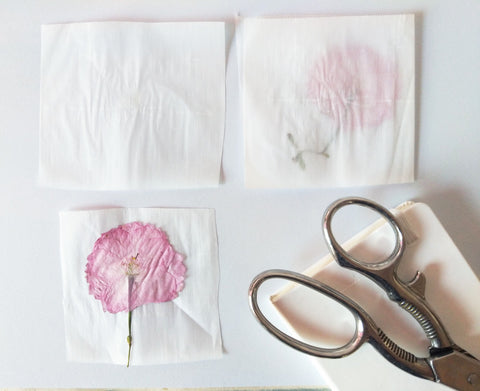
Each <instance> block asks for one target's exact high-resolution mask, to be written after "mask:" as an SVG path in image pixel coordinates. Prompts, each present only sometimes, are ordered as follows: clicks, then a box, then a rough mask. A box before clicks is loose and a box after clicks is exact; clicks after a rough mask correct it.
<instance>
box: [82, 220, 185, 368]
mask: <svg viewBox="0 0 480 391" xmlns="http://www.w3.org/2000/svg"><path fill="white" fill-rule="evenodd" d="M183 260H184V256H183V255H182V254H180V253H177V252H176V251H175V250H174V248H173V247H172V245H171V244H170V242H169V240H168V237H167V235H166V233H165V232H164V231H162V230H161V229H159V228H157V227H155V226H154V225H152V224H143V223H140V222H133V223H127V224H123V225H120V226H118V227H116V228H113V229H111V230H110V231H108V232H105V233H103V234H102V235H101V236H100V238H98V239H97V241H96V242H95V244H94V246H93V251H92V253H91V254H90V255H89V256H88V257H87V266H86V278H87V282H88V285H89V293H90V294H92V295H93V296H94V297H95V298H96V299H98V300H100V301H101V303H102V307H103V310H104V311H108V312H111V313H117V312H120V311H128V337H127V343H128V358H127V366H129V365H130V351H131V347H132V335H131V334H132V333H131V325H132V311H133V310H134V309H135V308H137V307H138V306H140V305H143V304H147V303H160V302H166V301H170V300H173V299H175V298H176V297H177V296H178V293H179V292H180V291H181V290H182V289H183V286H184V275H185V271H186V267H185V265H184V264H183Z"/></svg>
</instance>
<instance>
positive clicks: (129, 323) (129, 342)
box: [127, 310, 133, 368]
mask: <svg viewBox="0 0 480 391" xmlns="http://www.w3.org/2000/svg"><path fill="white" fill-rule="evenodd" d="M132 312H133V310H131V311H128V336H127V343H128V358H127V368H128V367H129V366H130V351H131V350H132Z"/></svg>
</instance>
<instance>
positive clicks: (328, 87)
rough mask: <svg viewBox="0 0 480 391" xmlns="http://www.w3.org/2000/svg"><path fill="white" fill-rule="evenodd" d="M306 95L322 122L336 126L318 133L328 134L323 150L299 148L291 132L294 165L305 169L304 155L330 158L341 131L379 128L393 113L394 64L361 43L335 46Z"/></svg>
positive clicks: (312, 73)
mask: <svg viewBox="0 0 480 391" xmlns="http://www.w3.org/2000/svg"><path fill="white" fill-rule="evenodd" d="M306 89H307V91H308V92H307V95H308V99H309V100H310V101H311V102H312V104H314V105H315V108H316V110H317V113H318V114H319V115H320V118H323V119H324V120H325V121H324V122H328V123H329V124H332V123H333V126H330V128H329V129H328V130H327V129H325V127H323V128H322V123H319V125H318V128H317V129H315V132H328V133H329V136H328V137H327V138H326V140H325V141H324V144H323V146H322V147H321V148H320V149H316V148H318V147H317V146H315V147H312V146H300V143H299V141H298V140H296V139H295V136H294V134H293V133H292V132H289V133H287V138H288V142H289V144H290V145H291V147H292V148H293V150H294V156H293V157H292V161H293V162H295V163H297V164H298V165H299V167H300V168H301V169H305V168H306V164H305V160H304V155H305V154H315V155H318V156H322V157H323V158H327V159H328V158H329V157H330V152H329V149H330V147H331V145H332V144H333V143H334V142H335V140H336V139H337V137H338V135H339V134H340V132H356V131H361V130H363V129H365V130H370V129H376V128H378V127H379V126H380V125H381V124H382V123H383V122H384V121H386V120H387V119H391V118H392V117H393V113H394V106H395V103H396V92H397V72H396V66H395V62H394V61H393V60H390V59H388V58H386V57H384V56H382V55H380V54H379V53H378V52H377V51H375V50H374V49H373V48H371V47H368V46H363V45H349V46H346V47H334V48H331V49H329V50H328V51H327V52H326V53H325V55H323V56H322V57H320V58H319V59H318V60H317V61H316V62H315V63H314V65H313V68H312V69H311V71H310V73H309V78H308V86H307V87H306Z"/></svg>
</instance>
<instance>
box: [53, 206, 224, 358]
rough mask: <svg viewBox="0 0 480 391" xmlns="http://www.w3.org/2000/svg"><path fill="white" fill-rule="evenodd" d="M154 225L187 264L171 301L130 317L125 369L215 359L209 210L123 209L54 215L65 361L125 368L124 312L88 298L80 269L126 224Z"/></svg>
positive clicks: (214, 256)
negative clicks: (102, 237) (101, 242)
mask: <svg viewBox="0 0 480 391" xmlns="http://www.w3.org/2000/svg"><path fill="white" fill-rule="evenodd" d="M135 221H138V222H142V223H149V224H153V225H155V226H156V227H158V228H160V229H162V230H163V231H165V232H166V234H167V235H168V238H169V241H170V243H171V245H172V246H173V247H174V249H175V251H177V252H179V253H181V254H183V255H184V256H185V259H184V264H185V266H186V275H185V281H184V287H183V290H182V291H180V292H179V295H178V297H177V298H175V299H174V300H173V301H167V302H163V303H153V304H143V305H141V306H140V307H137V308H135V309H134V310H133V312H132V336H133V343H132V350H131V361H130V363H131V365H147V364H162V363H177V362H184V361H197V360H206V359H216V358H220V357H221V355H222V341H221V332H220V321H219V314H218V284H219V265H218V244H217V233H216V223H215V211H214V210H213V209H163V208H127V209H104V210H90V211H64V212H61V213H60V252H61V264H62V276H63V290H64V298H63V301H64V316H65V333H66V353H67V359H68V360H69V361H78V362H96V363H114V364H121V365H126V363H127V353H128V346H127V341H126V338H127V335H128V312H127V311H125V312H118V313H116V314H113V313H110V312H105V311H104V310H103V308H102V303H101V302H100V301H99V300H97V299H95V298H94V296H92V295H91V294H89V286H88V283H87V280H86V274H85V268H86V264H87V256H88V255H89V254H90V253H91V252H92V249H93V245H94V243H95V241H96V240H97V238H99V237H100V235H101V234H102V233H104V232H107V231H109V230H110V229H112V228H116V227H117V226H118V225H121V224H126V223H129V222H135Z"/></svg>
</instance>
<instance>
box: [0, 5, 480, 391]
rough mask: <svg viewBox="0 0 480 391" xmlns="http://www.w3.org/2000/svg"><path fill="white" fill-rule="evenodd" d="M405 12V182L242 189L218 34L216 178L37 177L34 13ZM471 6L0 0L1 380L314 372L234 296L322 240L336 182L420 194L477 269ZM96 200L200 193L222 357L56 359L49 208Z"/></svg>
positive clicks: (474, 20)
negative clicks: (128, 184) (108, 361)
mask: <svg viewBox="0 0 480 391" xmlns="http://www.w3.org/2000/svg"><path fill="white" fill-rule="evenodd" d="M406 12H408V13H415V14H416V35H417V42H416V43H417V45H416V56H417V60H416V67H417V77H416V83H417V93H416V110H417V116H416V141H417V146H416V181H415V183H411V184H403V185H389V186H375V187H358V188H327V189H308V190H248V189H245V188H244V185H243V136H242V127H241V115H240V106H239V88H238V73H237V72H238V68H237V53H236V51H237V46H236V42H235V40H232V41H231V45H230V51H229V56H228V66H227V121H226V130H225V144H224V154H223V165H222V166H223V173H224V183H223V184H222V185H221V186H220V187H219V188H216V189H198V190H181V191H173V190H172V191H149V192H148V191H147V192H134V191H133V192H76V191H64V190H56V189H47V188H41V187H39V186H38V185H37V165H38V122H39V121H38V116H39V83H40V80H39V75H40V67H39V64H40V25H41V24H43V23H60V22H70V21H91V20H138V21H163V20H204V19H209V20H212V19H215V20H226V21H227V22H229V23H230V24H231V27H232V29H233V25H234V22H235V20H236V18H238V17H252V16H262V15H310V14H317V15H347V14H349V15H350V14H382V13H406ZM479 20H480V2H479V1H478V0H471V1H468V0H437V1H434V0H403V1H397V0H371V1H359V0H357V1H355V0H342V1H338V0H322V1H320V0H317V1H313V0H296V1H291V0H271V1H270V0H269V1H254V0H248V1H247V0H231V1H227V0H224V1H221V0H206V1H195V0H188V1H187V0H136V1H131V0H130V1H128V0H69V1H64V0H48V1H47V0H1V1H0V185H1V190H0V197H1V198H0V199H1V204H2V206H3V208H2V212H1V219H0V241H1V242H0V243H1V256H0V262H1V276H2V282H1V283H0V300H1V311H0V341H1V343H0V351H1V354H0V387H100V388H106V387H122V388H126V387H222V386H223V387H230V386H267V385H323V384H325V382H324V379H323V378H322V377H321V375H320V373H319V372H318V371H317V369H316V368H315V366H314V365H313V363H312V362H311V360H310V359H309V358H308V357H306V356H303V355H301V354H299V353H297V352H295V351H293V350H291V349H289V348H287V347H285V346H284V345H282V344H280V343H279V342H277V341H276V340H275V339H274V338H272V337H270V336H269V335H267V334H266V332H265V331H264V330H263V329H262V328H261V327H260V326H259V325H258V324H257V322H256V321H255V319H254V318H253V317H252V315H251V314H250V310H249V308H248V301H247V289H248V286H249V283H250V280H251V279H252V278H253V277H254V276H255V275H256V274H257V273H258V272H260V271H262V270H264V269H268V268H273V267H283V268H289V269H293V270H298V271H301V270H303V269H305V268H306V267H307V266H309V265H310V264H312V263H313V262H315V261H316V260H318V259H319V258H320V257H322V256H323V255H325V253H326V251H327V250H326V246H325V244H324V241H323V238H322V234H321V217H322V213H323V210H324V208H325V207H326V206H327V205H328V204H329V203H330V202H332V201H334V200H335V199H337V198H339V197H343V196H350V195H359V196H365V197H369V198H373V199H375V200H377V201H379V202H381V203H383V204H384V205H386V206H389V207H393V206H396V205H397V204H399V203H400V202H402V201H405V200H407V199H413V200H417V201H422V202H426V203H428V204H429V205H430V206H431V208H432V209H433V210H434V212H435V213H436V214H437V216H438V217H439V219H440V221H441V222H442V223H443V224H444V226H445V228H446V229H447V231H448V232H449V233H450V235H451V237H452V238H453V240H454V241H455V242H456V244H457V246H458V247H459V249H460V250H461V252H462V253H463V255H464V256H465V258H466V259H467V260H468V261H469V262H470V264H471V266H472V268H473V269H474V271H475V272H476V273H477V275H480V257H479V254H480V171H479V169H480V153H479V147H480V22H479ZM230 38H231V37H230ZM110 206H120V207H123V206H139V207H140V206H159V207H209V208H215V210H216V215H217V229H218V237H219V251H220V268H221V281H220V287H219V289H220V320H221V325H222V335H223V342H224V349H225V354H224V356H223V358H222V359H220V360H215V361H205V362H194V363H187V364H176V365H162V366H147V367H132V368H129V369H127V368H124V367H121V366H113V365H98V364H97V365H89V364H77V363H70V362H67V361H66V360H65V342H64V326H63V308H62V281H61V270H60V260H59V243H58V239H59V232H58V229H59V228H58V212H59V211H60V210H64V209H85V208H99V207H110ZM357 228H360V227H354V228H353V230H355V229H357ZM459 283H461V282H460V281H459ZM459 321H461V320H459Z"/></svg>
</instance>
